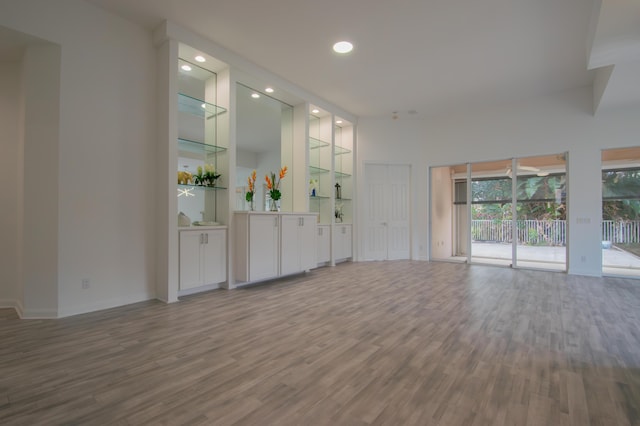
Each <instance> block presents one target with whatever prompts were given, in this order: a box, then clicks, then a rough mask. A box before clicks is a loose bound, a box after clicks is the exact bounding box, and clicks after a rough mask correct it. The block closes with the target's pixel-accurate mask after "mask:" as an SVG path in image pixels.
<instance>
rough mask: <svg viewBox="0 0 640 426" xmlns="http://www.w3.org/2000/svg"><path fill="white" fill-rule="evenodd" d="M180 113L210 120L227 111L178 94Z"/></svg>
mask: <svg viewBox="0 0 640 426" xmlns="http://www.w3.org/2000/svg"><path fill="white" fill-rule="evenodd" d="M178 111H180V112H186V113H187V114H192V115H196V116H198V117H202V118H205V119H209V118H212V117H216V116H218V115H220V114H223V113H225V112H227V109H226V108H223V107H221V106H217V105H214V104H210V103H208V102H205V101H203V100H201V99H196V98H192V97H191V96H187V95H185V94H182V93H178Z"/></svg>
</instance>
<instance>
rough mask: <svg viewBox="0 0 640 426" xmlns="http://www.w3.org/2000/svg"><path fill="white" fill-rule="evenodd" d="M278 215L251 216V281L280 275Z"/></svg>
mask: <svg viewBox="0 0 640 426" xmlns="http://www.w3.org/2000/svg"><path fill="white" fill-rule="evenodd" d="M278 220H279V219H278V216H277V215H270V214H265V215H262V214H257V215H251V216H250V217H249V281H256V280H263V279H268V278H273V277H276V276H278V261H279V256H278V248H279V247H278V229H279V224H278Z"/></svg>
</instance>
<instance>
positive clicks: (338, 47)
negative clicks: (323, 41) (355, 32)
mask: <svg viewBox="0 0 640 426" xmlns="http://www.w3.org/2000/svg"><path fill="white" fill-rule="evenodd" d="M352 50H353V44H352V43H350V42H348V41H346V40H343V41H339V42H337V43H336V44H334V45H333V51H334V52H336V53H340V54H343V55H344V54H346V53H349V52H351V51H352Z"/></svg>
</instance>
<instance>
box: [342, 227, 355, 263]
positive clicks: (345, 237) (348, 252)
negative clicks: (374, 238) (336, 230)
mask: <svg viewBox="0 0 640 426" xmlns="http://www.w3.org/2000/svg"><path fill="white" fill-rule="evenodd" d="M343 227H344V231H343V232H342V250H343V252H342V255H343V259H346V258H349V257H351V256H353V249H352V228H351V225H343Z"/></svg>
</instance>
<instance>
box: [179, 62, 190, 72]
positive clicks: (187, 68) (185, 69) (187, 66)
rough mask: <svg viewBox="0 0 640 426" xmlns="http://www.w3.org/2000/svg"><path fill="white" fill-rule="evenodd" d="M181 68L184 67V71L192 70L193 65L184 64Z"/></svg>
mask: <svg viewBox="0 0 640 426" xmlns="http://www.w3.org/2000/svg"><path fill="white" fill-rule="evenodd" d="M180 68H182V70H183V71H191V67H190V66H189V65H186V64H185V65H183V66H181V67H180Z"/></svg>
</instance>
